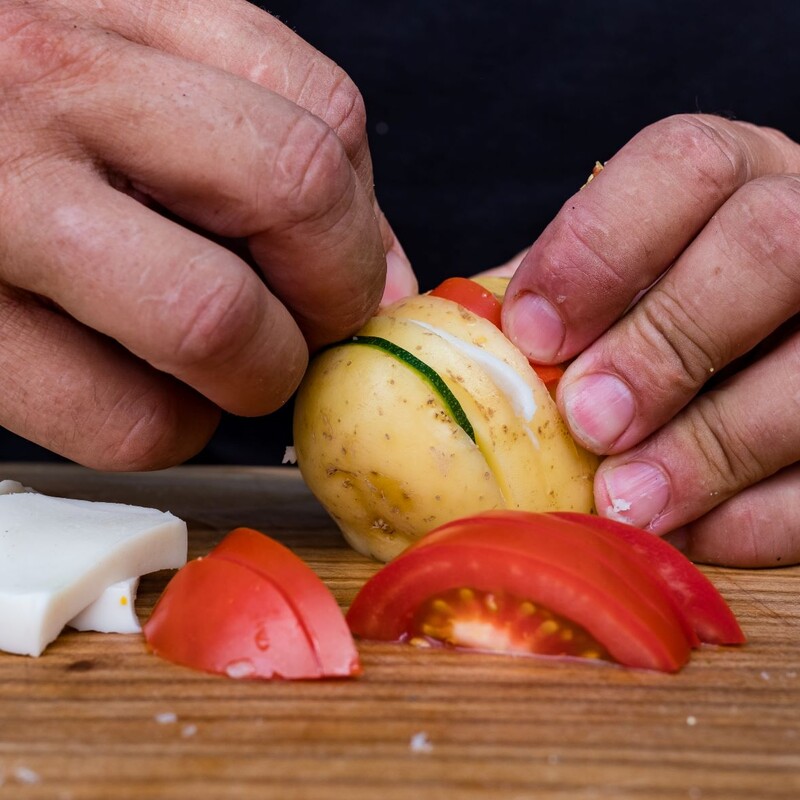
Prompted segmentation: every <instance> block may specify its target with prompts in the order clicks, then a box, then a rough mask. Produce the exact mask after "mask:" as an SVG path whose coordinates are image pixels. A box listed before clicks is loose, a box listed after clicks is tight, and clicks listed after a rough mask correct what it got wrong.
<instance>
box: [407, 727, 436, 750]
mask: <svg viewBox="0 0 800 800" xmlns="http://www.w3.org/2000/svg"><path fill="white" fill-rule="evenodd" d="M408 747H409V749H410V750H411V752H412V753H430V752H431V751H432V750H433V745H432V744H431V740H430V739H429V738H428V734H427V733H425V731H420V732H419V733H415V734H414V735H413V736H412V737H411V741H410V742H409V744H408Z"/></svg>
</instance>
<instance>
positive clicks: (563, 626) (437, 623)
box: [402, 587, 610, 660]
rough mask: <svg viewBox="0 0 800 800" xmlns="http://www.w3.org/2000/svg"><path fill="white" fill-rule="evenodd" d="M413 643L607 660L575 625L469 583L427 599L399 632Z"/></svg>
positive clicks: (596, 643)
mask: <svg viewBox="0 0 800 800" xmlns="http://www.w3.org/2000/svg"><path fill="white" fill-rule="evenodd" d="M402 638H404V639H407V640H408V641H409V642H410V643H411V644H415V645H417V646H423V647H424V646H430V645H449V646H451V647H457V648H467V649H471V650H483V651H486V652H503V653H515V654H520V655H549V656H568V657H575V658H590V659H605V660H610V656H609V655H608V653H607V651H606V649H605V648H604V647H603V646H602V645H601V644H600V643H599V642H598V641H597V640H596V639H595V638H594V637H592V636H591V635H590V634H589V633H588V632H587V631H586V630H584V629H583V628H582V627H581V626H580V625H576V624H575V623H574V622H572V621H571V620H569V619H567V618H566V617H562V616H559V615H558V614H554V613H553V612H552V611H550V610H549V609H547V608H544V607H543V606H540V605H537V604H535V603H532V602H531V601H530V600H524V599H521V598H519V597H516V596H515V595H512V594H510V593H509V592H483V591H478V590H475V589H471V588H468V587H460V588H454V589H450V590H448V591H446V592H443V593H441V594H438V595H434V596H433V597H430V598H428V600H426V601H425V602H424V603H422V605H421V606H420V607H419V609H418V610H417V612H416V614H415V615H414V618H413V620H412V622H411V625H410V627H409V630H408V631H407V632H406V634H404V635H403V637H402Z"/></svg>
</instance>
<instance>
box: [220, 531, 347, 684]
mask: <svg viewBox="0 0 800 800" xmlns="http://www.w3.org/2000/svg"><path fill="white" fill-rule="evenodd" d="M211 556H213V557H214V558H224V559H228V560H230V561H236V562H237V563H240V564H244V565H246V566H248V567H250V568H251V569H255V570H257V571H258V572H259V573H260V574H261V575H262V576H263V577H264V578H266V579H267V580H276V583H278V585H279V586H280V588H281V589H282V591H283V592H284V595H285V597H286V602H287V603H288V604H289V605H290V606H291V607H292V608H293V609H294V611H295V613H296V615H297V617H298V618H299V619H301V620H302V621H303V625H304V627H305V630H306V632H307V634H308V636H309V638H310V640H311V643H312V645H313V647H314V650H315V652H316V653H317V656H318V658H319V660H320V662H321V664H322V668H323V671H324V673H325V674H326V675H354V674H358V673H360V670H361V667H360V665H359V660H358V652H357V651H356V648H355V645H354V644H353V640H352V637H351V636H350V632H349V630H348V628H347V623H346V622H345V619H344V616H343V615H342V612H341V609H340V608H339V606H338V604H337V603H336V601H335V600H334V599H333V597H332V595H331V593H330V592H329V591H328V588H327V587H326V586H325V584H324V583H323V582H322V581H321V580H320V579H319V578H318V577H317V575H316V573H315V572H314V571H313V570H312V569H310V568H309V567H308V565H307V564H306V563H305V562H304V561H302V559H300V558H298V556H296V555H295V554H294V553H293V552H292V551H291V550H289V548H288V547H284V546H283V545H282V544H280V543H279V542H277V541H275V539H272V538H270V537H268V536H265V535H264V534H262V533H259V532H258V531H256V530H253V529H252V528H236V529H235V530H233V531H231V532H230V533H229V534H228V535H227V536H226V537H225V538H224V539H223V540H222V541H221V542H220V543H219V544H218V545H217V546H216V547H215V548H214V550H212V552H211ZM277 576H279V580H277V579H276V578H277Z"/></svg>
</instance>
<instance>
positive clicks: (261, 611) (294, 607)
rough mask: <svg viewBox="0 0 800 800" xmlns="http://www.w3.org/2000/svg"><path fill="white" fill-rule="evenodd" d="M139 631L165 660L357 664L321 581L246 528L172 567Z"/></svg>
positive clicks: (247, 668)
mask: <svg viewBox="0 0 800 800" xmlns="http://www.w3.org/2000/svg"><path fill="white" fill-rule="evenodd" d="M144 634H145V639H146V640H147V643H148V645H149V646H150V648H151V649H152V650H153V652H154V653H155V654H156V655H159V656H161V657H162V658H165V659H167V660H168V661H172V662H174V663H177V664H182V665H184V666H188V667H192V668H194V669H199V670H203V671H206V672H214V673H220V674H227V675H229V676H231V677H237V678H272V677H280V678H286V679H299V678H322V677H346V676H351V675H357V674H359V673H360V671H361V667H360V664H359V659H358V653H357V651H356V649H355V644H354V643H353V638H352V636H351V634H350V632H349V630H348V628H347V625H346V623H345V620H344V617H343V616H342V614H341V612H340V611H339V607H338V605H337V604H336V601H335V599H334V598H333V596H332V595H331V594H330V593H329V592H328V590H327V588H326V587H325V585H324V584H323V583H322V581H320V579H319V578H318V577H317V576H316V575H315V574H314V572H313V571H312V570H311V569H310V568H309V567H307V566H306V565H305V564H304V563H303V562H302V561H301V560H300V559H299V558H298V557H297V556H295V555H294V554H293V553H292V552H291V551H290V550H288V549H287V548H285V547H283V545H281V544H278V542H275V541H274V540H272V539H269V538H268V537H266V536H264V535H263V534H260V533H258V532H257V531H254V530H251V529H246V528H239V529H237V530H235V531H232V532H231V533H230V534H228V536H227V537H226V538H225V539H224V540H223V541H222V542H221V543H220V544H219V545H218V546H217V547H216V548H215V549H214V550H212V551H211V553H210V554H209V555H208V556H207V557H206V558H200V559H196V560H195V561H191V562H189V563H188V564H186V566H184V567H183V568H182V569H180V570H179V571H178V572H177V574H176V575H175V576H174V577H173V578H172V580H171V581H170V582H169V584H168V585H167V588H166V589H165V590H164V593H163V594H162V595H161V597H160V599H159V601H158V603H157V604H156V607H155V609H154V610H153V613H152V615H151V616H150V618H149V619H148V621H147V622H146V623H145V625H144Z"/></svg>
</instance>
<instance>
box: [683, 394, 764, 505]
mask: <svg viewBox="0 0 800 800" xmlns="http://www.w3.org/2000/svg"><path fill="white" fill-rule="evenodd" d="M717 396H718V395H717V393H716V392H708V393H706V394H704V395H702V396H701V397H699V398H698V399H697V400H696V401H695V402H694V403H692V405H691V406H690V407H689V408H688V409H687V411H686V415H685V416H686V432H687V435H688V437H689V441H690V443H691V447H692V450H693V452H694V453H697V454H699V456H700V459H701V462H702V465H703V467H704V468H705V470H704V471H703V474H705V475H709V478H710V480H709V484H710V485H713V486H714V487H715V489H716V490H717V491H719V492H720V494H721V495H723V496H724V495H730V494H732V493H733V492H736V491H738V490H740V489H743V488H745V487H747V486H752V485H753V484H754V483H756V482H758V481H759V480H761V479H762V478H763V477H765V476H766V475H769V474H771V473H772V472H773V469H772V468H771V467H770V465H768V464H766V463H765V462H764V460H763V459H762V457H761V454H760V453H759V452H758V451H757V450H756V449H755V448H754V447H753V446H752V445H751V442H753V441H756V438H754V437H757V436H758V433H757V432H754V431H753V429H752V427H750V426H748V425H744V426H742V425H740V424H739V423H738V421H737V420H736V419H735V418H733V417H732V416H731V415H730V414H725V413H723V411H722V410H721V407H720V405H719V404H718V402H717Z"/></svg>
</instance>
